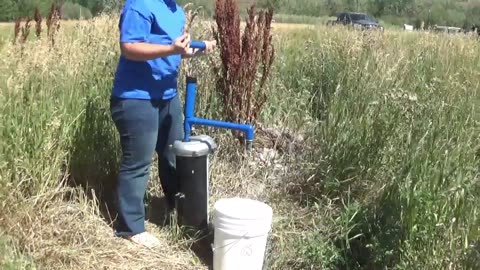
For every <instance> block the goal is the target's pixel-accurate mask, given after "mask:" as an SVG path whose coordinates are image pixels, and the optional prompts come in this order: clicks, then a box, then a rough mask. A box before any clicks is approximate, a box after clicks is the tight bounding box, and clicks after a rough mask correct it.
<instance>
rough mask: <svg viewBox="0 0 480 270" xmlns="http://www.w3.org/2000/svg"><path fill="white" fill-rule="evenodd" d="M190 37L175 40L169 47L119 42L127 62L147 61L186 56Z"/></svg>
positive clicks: (185, 36)
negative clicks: (177, 55) (170, 56)
mask: <svg viewBox="0 0 480 270" xmlns="http://www.w3.org/2000/svg"><path fill="white" fill-rule="evenodd" d="M189 43H190V37H189V35H187V34H184V35H182V36H181V37H179V38H177V39H176V40H175V41H174V42H173V44H171V45H160V44H150V43H145V42H121V43H120V49H121V51H122V54H123V55H124V56H125V57H126V58H127V59H129V60H133V61H148V60H153V59H155V58H160V57H166V56H169V55H172V54H181V55H185V54H188V52H189V51H190V48H189V47H188V44H189Z"/></svg>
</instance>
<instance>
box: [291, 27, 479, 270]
mask: <svg viewBox="0 0 480 270" xmlns="http://www.w3.org/2000/svg"><path fill="white" fill-rule="evenodd" d="M294 39H295V40H299V39H303V40H309V42H307V46H304V47H303V49H304V52H303V53H302V54H301V55H302V57H301V58H297V57H295V54H287V55H290V56H291V58H290V59H291V62H290V65H288V64H287V65H286V66H285V69H286V71H287V72H288V73H290V74H289V76H288V77H287V76H286V77H287V80H286V83H287V85H290V87H288V86H287V89H297V90H298V91H300V92H301V91H310V93H311V95H312V104H311V111H312V113H313V117H315V118H316V119H317V121H318V125H317V127H316V128H315V131H314V132H313V134H314V138H313V140H314V141H315V143H314V144H315V145H317V149H316V150H315V151H312V153H311V154H312V156H310V157H308V159H309V160H314V161H316V163H315V164H316V166H315V167H314V168H313V169H312V171H311V173H312V174H313V175H314V176H313V177H310V178H309V181H307V182H304V184H303V186H302V187H301V190H302V192H303V193H305V194H306V195H305V196H304V197H303V198H301V199H300V200H301V201H302V203H303V204H304V205H316V207H319V208H321V207H327V206H332V205H333V207H334V209H336V211H338V212H336V211H332V213H331V214H332V215H331V216H330V217H325V216H318V217H316V218H314V220H315V224H316V225H314V226H313V227H311V230H312V232H311V233H309V234H306V235H305V238H304V240H302V241H299V245H298V246H297V247H296V248H297V249H298V250H299V251H300V252H301V254H302V255H303V256H304V257H306V258H308V260H307V261H306V262H305V263H304V264H300V267H299V268H298V269H305V267H307V266H308V265H314V266H315V267H313V269H337V268H341V269H384V268H387V267H388V268H389V269H390V268H392V269H475V268H478V266H479V263H480V257H479V240H480V234H479V229H478V228H479V225H480V219H479V216H478V210H479V207H480V197H479V196H480V193H479V192H480V189H479V187H480V186H479V182H478V180H479V171H478V168H479V164H480V163H479V161H480V160H479V156H478V146H479V144H480V138H479V136H478V130H479V125H478V123H479V122H478V121H479V118H478V116H479V115H478V112H477V111H478V109H477V108H478V104H479V101H480V99H479V92H478V91H479V85H480V79H479V78H480V77H479V73H480V64H479V63H480V47H479V45H478V42H477V41H476V40H469V39H462V38H459V37H450V36H444V35H439V36H436V35H422V34H399V33H393V32H392V33H390V32H387V33H386V34H385V35H381V34H375V33H372V34H358V33H353V34H352V33H345V32H335V31H327V32H322V33H318V32H317V33H315V32H308V35H307V34H305V36H303V37H301V36H297V37H296V38H294ZM304 44H305V43H304ZM285 47H286V48H288V47H296V44H295V45H294V44H293V42H292V43H291V45H290V46H288V45H286V46H285ZM292 50H293V49H292ZM297 55H300V54H299V53H297ZM305 56H306V57H305ZM287 59H288V56H287ZM293 63H296V67H301V68H297V69H293V68H292V69H291V68H287V67H288V66H292V65H293ZM285 75H286V74H285ZM297 192H298V190H297ZM327 243H328V244H327ZM305 247H307V248H305ZM302 252H303V253H302Z"/></svg>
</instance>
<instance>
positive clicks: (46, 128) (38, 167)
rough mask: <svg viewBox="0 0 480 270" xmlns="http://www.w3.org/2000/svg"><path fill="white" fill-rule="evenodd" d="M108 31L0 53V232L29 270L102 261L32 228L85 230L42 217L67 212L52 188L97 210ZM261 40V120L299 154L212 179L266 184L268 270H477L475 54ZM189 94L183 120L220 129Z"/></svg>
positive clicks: (202, 102)
mask: <svg viewBox="0 0 480 270" xmlns="http://www.w3.org/2000/svg"><path fill="white" fill-rule="evenodd" d="M116 25H117V18H115V17H112V18H105V17H102V18H97V19H95V20H92V21H90V22H87V23H85V22H82V23H78V24H73V25H71V26H69V27H70V28H69V29H68V30H64V29H63V27H62V29H61V30H60V32H59V33H58V37H57V40H56V42H55V45H54V48H53V49H51V45H50V44H49V40H48V39H46V38H43V39H41V40H34V41H31V42H27V43H26V44H25V47H24V49H23V54H22V53H21V52H20V48H19V47H15V46H13V45H11V44H5V45H4V46H3V47H1V48H0V78H1V79H0V104H2V106H0V136H1V139H0V156H1V157H2V158H1V160H0V201H1V202H2V203H1V204H0V205H1V207H0V229H2V230H4V231H5V234H7V235H12V236H14V237H15V238H16V241H13V242H14V243H16V245H17V246H18V247H19V248H20V249H19V250H20V251H22V252H23V253H25V254H26V255H32V254H33V255H35V256H33V257H34V259H35V260H36V263H38V264H39V265H40V266H42V265H48V266H51V267H54V266H55V267H56V269H58V268H60V267H59V265H63V266H68V267H69V268H70V269H77V268H75V266H77V267H78V268H80V267H79V265H82V263H83V262H82V261H81V260H79V259H78V258H77V257H76V256H75V255H76V254H78V253H82V254H84V255H85V254H87V253H86V252H95V250H96V249H99V248H100V246H101V243H100V242H95V240H92V239H89V240H88V241H93V243H94V245H93V246H92V247H91V250H90V251H89V250H88V249H86V248H85V249H78V250H66V251H60V250H55V252H53V251H51V250H52V247H54V246H55V245H56V244H62V245H72V243H77V244H78V245H85V244H86V243H87V242H86V241H83V240H82V239H83V238H82V237H85V235H82V229H84V230H88V232H89V233H90V232H92V231H91V230H92V226H87V225H89V224H85V226H79V227H78V228H76V229H75V233H74V232H68V231H64V232H63V233H70V234H71V235H68V236H65V237H60V238H58V233H57V234H56V231H55V230H54V229H53V228H50V227H49V228H46V227H42V226H37V224H34V223H35V222H37V220H40V221H42V222H46V220H51V221H52V224H56V226H61V223H59V221H58V220H63V219H61V218H65V217H67V216H68V213H75V217H70V218H69V219H68V224H69V226H72V225H71V224H75V223H73V220H74V219H79V220H87V221H90V220H96V219H93V218H92V219H90V218H88V219H86V218H85V217H86V216H87V214H86V213H85V211H83V210H82V211H76V210H75V211H73V212H72V211H71V209H70V210H69V211H67V210H64V211H63V210H62V211H63V212H61V211H60V212H58V211H55V204H56V202H58V201H59V200H60V201H62V200H63V201H66V202H69V201H72V200H74V201H75V200H77V201H81V200H80V199H79V198H78V197H76V196H74V195H75V194H78V193H77V192H73V191H72V190H71V189H66V191H65V185H66V184H69V185H70V186H78V185H80V186H82V187H84V190H87V191H91V189H93V190H94V191H95V195H96V196H99V197H100V199H105V200H108V198H102V194H103V195H104V196H108V194H110V193H109V191H110V190H111V188H112V185H113V184H114V179H115V174H116V168H117V164H118V158H119V148H118V143H117V138H116V132H115V129H114V126H113V123H112V122H111V120H110V118H109V117H110V116H109V108H108V106H109V105H108V104H109V103H108V100H109V95H110V88H111V84H112V77H113V72H114V70H115V67H116V61H117V58H118V48H117V47H118V44H117V38H118V37H117V33H116V31H112V29H116ZM275 31H277V32H276V33H281V34H277V35H276V36H275V37H274V42H275V47H276V48H277V54H276V55H277V57H276V61H275V63H274V68H273V70H272V72H273V73H272V79H271V80H270V81H269V83H268V85H267V86H266V89H267V90H266V91H267V97H268V100H267V103H266V107H265V109H264V111H263V112H262V115H261V116H260V121H261V122H262V123H263V124H264V125H267V126H276V127H278V126H280V127H282V128H284V127H288V128H290V129H293V130H295V131H296V132H298V133H301V134H302V136H305V140H304V142H303V145H301V147H300V149H299V151H297V152H294V153H293V154H292V155H291V156H285V157H284V158H285V161H286V162H285V163H284V164H281V166H280V168H278V167H274V166H270V167H265V168H257V169H258V170H257V171H255V172H252V173H251V174H249V178H248V179H247V181H248V183H244V182H241V181H239V180H238V177H237V174H238V173H239V171H235V170H233V169H232V170H230V171H225V172H222V173H223V174H224V176H222V179H229V180H228V181H229V182H228V186H222V184H225V182H222V181H219V184H218V185H220V187H222V188H223V189H224V190H234V191H235V192H238V193H242V191H241V189H242V188H246V186H247V184H248V185H249V186H248V188H252V186H255V187H256V188H257V189H261V185H260V184H258V187H257V184H256V183H261V182H262V181H265V179H267V178H268V179H270V178H269V177H272V178H273V177H274V176H275V177H276V179H273V180H271V181H272V182H271V189H270V190H269V189H267V188H263V189H264V191H263V192H264V196H265V197H268V200H269V202H270V204H272V206H273V207H274V209H275V222H274V224H273V225H274V230H273V233H272V241H271V245H270V246H269V254H268V260H267V261H268V264H269V269H387V268H388V269H478V266H479V263H480V255H479V252H480V251H479V237H480V231H479V225H480V220H479V215H478V212H479V207H480V197H479V195H480V185H479V182H478V179H479V171H478V169H479V158H480V157H479V153H478V151H479V150H478V149H479V148H478V147H479V145H480V138H479V136H478V131H479V125H478V123H479V120H480V118H479V114H478V109H477V108H478V105H479V101H480V99H479V93H478V91H479V85H480V46H479V44H478V42H477V41H475V40H473V39H467V38H462V37H456V36H455V37H454V36H445V35H431V34H422V33H401V32H389V31H386V32H385V33H384V34H381V33H370V34H367V33H363V32H350V31H345V30H340V29H337V28H324V27H319V28H318V29H314V30H307V32H304V33H301V32H299V31H297V30H294V31H291V32H290V31H284V30H282V31H279V29H275ZM105 33H108V34H105ZM194 33H199V32H198V31H196V32H194ZM196 61H197V62H196V64H195V65H193V67H203V68H205V70H207V69H206V61H205V60H196ZM216 61H219V59H216ZM183 79H184V78H183V77H182V78H181V80H180V81H181V82H182V81H183ZM199 79H200V83H199V107H198V109H197V110H198V111H199V113H200V114H201V116H202V117H203V116H206V117H210V116H211V117H215V118H221V117H222V115H221V113H219V111H221V110H220V109H219V106H220V105H219V104H220V102H221V98H219V97H218V96H217V95H216V94H215V91H213V89H214V88H213V87H214V84H215V78H214V73H213V72H204V73H202V76H201V77H199ZM180 88H181V89H180V91H181V92H183V88H184V85H183V83H180ZM208 131H209V134H212V135H219V136H218V137H217V138H222V141H221V144H220V145H222V149H224V150H225V149H227V150H232V151H233V150H234V149H235V145H234V144H233V140H231V139H224V138H225V137H227V136H228V134H227V133H222V132H219V131H214V130H208ZM225 134H227V135H225ZM303 134H306V135H303ZM220 135H221V136H220ZM259 139H260V138H259ZM226 156H227V157H223V158H222V159H220V160H218V161H216V162H217V163H216V164H217V165H215V166H219V167H218V168H220V167H221V168H236V167H235V165H237V164H236V163H237V162H238V160H237V159H236V158H233V156H234V154H233V153H231V154H230V153H228V154H226ZM230 156H232V157H230ZM248 168H249V169H251V170H255V166H253V167H248ZM212 172H215V173H220V171H219V170H218V169H214V170H212ZM245 175H246V174H245ZM242 179H243V178H242ZM236 181H237V182H236ZM262 183H263V182H262ZM217 189H219V190H220V188H219V187H218V186H217ZM67 191H68V192H67ZM242 194H243V193H242ZM48 202H54V203H51V204H49V203H48ZM29 211H30V212H29ZM32 211H35V212H32ZM57 214H58V216H57ZM94 214H98V213H94ZM71 215H73V214H71ZM39 217H40V219H39ZM18 224H22V226H18ZM42 228H43V230H52V231H51V232H50V231H49V232H48V233H45V234H41V233H40V232H38V230H42ZM32 232H34V234H32ZM39 233H40V235H42V237H36V238H35V237H34V236H35V235H37V234H39ZM106 234H107V233H106ZM32 235H33V236H32ZM55 237H57V238H55ZM49 239H50V240H49ZM51 239H59V240H58V241H59V242H49V241H53V240H51ZM29 241H35V242H36V243H37V242H41V241H46V242H48V244H45V245H44V246H42V245H37V244H35V243H32V242H29ZM52 243H53V245H52ZM88 243H90V242H88ZM111 246H112V247H113V246H114V245H113V244H111ZM39 247H43V248H45V249H46V250H48V251H49V252H38V251H36V250H35V248H39ZM48 254H50V255H48ZM108 254H109V255H105V256H111V257H113V256H114V255H113V254H111V253H108ZM140 257H141V256H140ZM142 258H143V257H142ZM132 259H133V258H132ZM156 259H157V260H160V259H162V258H156ZM163 261H166V260H165V259H163ZM93 262H96V263H99V262H100V261H99V260H97V261H95V260H93ZM93 265H94V264H91V265H90V267H92V268H93V267H94V266H93ZM83 269H85V268H83ZM171 269H177V268H173V266H172V268H171ZM178 269H181V268H180V267H179V268H178Z"/></svg>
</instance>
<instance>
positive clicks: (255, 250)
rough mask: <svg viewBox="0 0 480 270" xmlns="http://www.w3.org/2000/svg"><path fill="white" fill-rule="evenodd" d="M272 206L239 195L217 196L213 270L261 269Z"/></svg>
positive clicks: (269, 227)
mask: <svg viewBox="0 0 480 270" xmlns="http://www.w3.org/2000/svg"><path fill="white" fill-rule="evenodd" d="M272 214H273V213H272V208H271V207H270V206H268V205H266V204H265V203H262V202H259V201H255V200H250V199H242V198H229V199H221V200H219V201H217V202H216V203H215V205H214V212H213V226H214V229H215V231H214V243H213V270H261V269H262V268H263V261H264V256H265V249H266V245H267V238H268V233H269V232H270V229H271V224H272Z"/></svg>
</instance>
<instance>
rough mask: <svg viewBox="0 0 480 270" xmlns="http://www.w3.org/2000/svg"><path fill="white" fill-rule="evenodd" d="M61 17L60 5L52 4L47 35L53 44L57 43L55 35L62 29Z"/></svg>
mask: <svg viewBox="0 0 480 270" xmlns="http://www.w3.org/2000/svg"><path fill="white" fill-rule="evenodd" d="M60 19H61V17H60V6H58V5H56V4H52V6H51V7H50V14H49V15H48V18H47V35H48V38H49V39H50V41H51V42H52V46H53V45H55V35H56V34H57V32H58V30H60Z"/></svg>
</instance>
